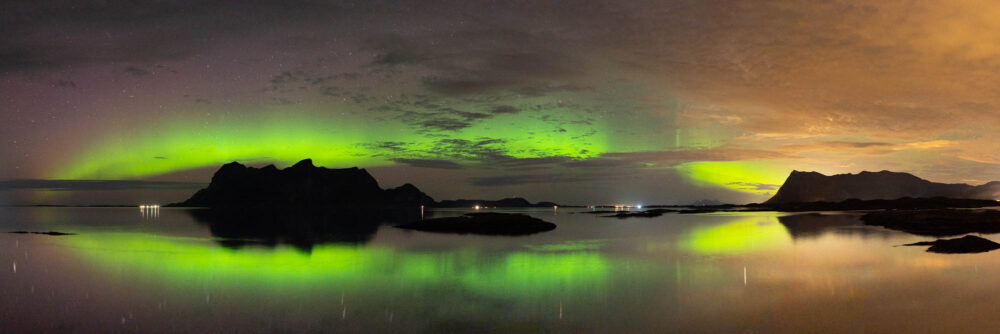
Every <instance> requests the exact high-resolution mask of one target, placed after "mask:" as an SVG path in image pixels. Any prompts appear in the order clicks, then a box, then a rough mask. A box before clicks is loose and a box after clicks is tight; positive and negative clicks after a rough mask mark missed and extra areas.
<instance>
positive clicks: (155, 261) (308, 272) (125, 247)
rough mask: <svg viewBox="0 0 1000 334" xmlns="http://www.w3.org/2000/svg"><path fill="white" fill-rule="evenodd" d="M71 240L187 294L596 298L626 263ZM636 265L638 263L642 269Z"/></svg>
mask: <svg viewBox="0 0 1000 334" xmlns="http://www.w3.org/2000/svg"><path fill="white" fill-rule="evenodd" d="M77 237H78V238H72V239H65V240H66V241H67V242H68V243H69V244H70V246H72V247H73V249H74V250H75V253H76V255H77V256H82V257H84V258H86V259H88V260H90V261H92V262H94V263H96V264H99V265H101V266H102V267H105V268H106V269H107V270H109V271H111V272H118V271H121V270H122V268H128V270H129V271H133V272H140V273H143V275H144V276H148V277H146V279H152V280H154V281H155V280H164V282H162V283H164V284H167V285H169V286H176V287H177V288H181V289H189V288H193V287H184V286H183V285H184V284H185V282H190V284H196V283H195V282H198V281H199V279H205V278H210V279H211V280H213V281H215V282H216V283H218V284H219V285H225V286H244V287H247V286H252V287H256V289H262V290H264V291H273V292H275V293H280V292H282V291H297V290H309V289H315V288H317V287H330V288H337V289H356V288H359V287H364V286H387V287H388V286H397V287H402V288H403V289H404V290H410V289H413V290H416V289H423V288H426V287H428V286H431V287H441V288H454V287H462V288H464V289H467V290H469V291H473V292H475V293H479V294H486V295H491V296H510V295H514V296H522V297H528V296H539V295H572V294H584V295H586V294H592V293H597V292H600V291H603V290H604V289H606V288H607V287H608V285H609V284H610V281H609V280H610V278H609V277H610V274H611V273H612V272H613V271H614V270H616V269H621V268H618V267H619V266H620V265H619V264H616V263H615V262H614V261H611V260H609V259H607V258H605V256H603V255H601V254H600V253H597V252H529V251H523V252H511V253H507V254H503V255H500V256H496V257H490V256H488V255H485V254H482V253H480V252H478V251H477V250H474V249H458V250H453V251H448V252H410V251H398V250H396V249H394V248H391V247H381V246H354V245H337V244H327V245H318V246H316V247H314V248H313V249H312V250H311V252H308V253H307V252H303V251H301V250H299V249H296V248H292V247H284V246H281V247H277V248H274V249H263V248H243V249H230V248H224V247H220V246H218V245H216V244H214V242H212V241H210V240H209V239H200V238H183V237H164V236H158V235H156V234H147V233H93V234H80V235H77ZM635 265H636V264H633V266H635Z"/></svg>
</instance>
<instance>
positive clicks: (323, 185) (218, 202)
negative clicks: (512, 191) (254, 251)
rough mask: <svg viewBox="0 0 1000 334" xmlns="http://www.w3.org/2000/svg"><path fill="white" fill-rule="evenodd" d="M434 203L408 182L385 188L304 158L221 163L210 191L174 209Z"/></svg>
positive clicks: (355, 171) (356, 172)
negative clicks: (289, 162) (281, 165)
mask: <svg viewBox="0 0 1000 334" xmlns="http://www.w3.org/2000/svg"><path fill="white" fill-rule="evenodd" d="M433 204H434V199H433V198H431V197H430V196H427V194H424V193H423V192H422V191H420V190H419V189H417V187H415V186H413V185H411V184H405V185H402V186H400V187H397V188H393V189H385V190H383V189H382V188H381V187H379V185H378V182H377V181H375V178H374V177H372V176H371V174H368V172H367V171H365V170H364V169H359V168H356V167H354V168H343V169H328V168H323V167H316V166H314V165H313V163H312V160H310V159H305V160H302V161H299V162H298V163H296V164H295V165H293V166H291V167H288V168H285V169H278V168H276V167H274V165H268V166H266V167H263V168H253V167H247V166H244V165H242V164H240V163H238V162H231V163H228V164H225V165H223V166H222V167H221V168H219V170H218V171H216V172H215V175H213V176H212V182H211V183H209V185H208V187H207V188H205V189H201V190H199V191H198V192H196V193H195V194H194V195H192V196H191V197H190V198H188V199H187V200H186V201H184V202H181V203H177V204H173V205H172V206H194V207H208V208H213V209H253V210H285V209H294V210H299V209H351V210H366V209H369V210H370V209H405V208H415V207H419V206H421V205H427V206H430V205H433Z"/></svg>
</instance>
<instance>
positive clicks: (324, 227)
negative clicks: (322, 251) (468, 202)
mask: <svg viewBox="0 0 1000 334" xmlns="http://www.w3.org/2000/svg"><path fill="white" fill-rule="evenodd" d="M186 212H187V213H188V214H190V215H191V216H192V217H193V218H194V219H195V220H196V221H197V222H199V223H201V224H204V225H207V226H208V227H209V230H210V231H211V233H212V235H213V236H214V237H216V238H217V240H218V242H219V243H220V244H221V245H223V246H225V247H230V248H239V247H245V246H269V247H274V246H277V245H279V244H287V245H291V246H295V247H297V248H300V249H303V250H311V249H312V247H313V246H314V245H317V244H324V243H354V244H361V243H366V242H368V241H370V240H371V239H372V237H374V236H375V232H376V231H378V228H379V226H380V225H381V224H384V223H401V222H406V221H413V220H416V219H418V218H419V216H417V215H414V217H410V216H409V215H408V214H407V213H402V212H391V214H386V213H385V212H378V213H376V212H364V211H348V210H336V211H317V210H309V211H236V210H224V211H223V210H209V209H204V210H199V209H195V210H186Z"/></svg>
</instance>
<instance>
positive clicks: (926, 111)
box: [0, 0, 1000, 204]
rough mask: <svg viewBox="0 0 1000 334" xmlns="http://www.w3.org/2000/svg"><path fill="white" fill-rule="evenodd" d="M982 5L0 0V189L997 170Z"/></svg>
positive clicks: (742, 183)
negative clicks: (256, 180)
mask: <svg viewBox="0 0 1000 334" xmlns="http://www.w3.org/2000/svg"><path fill="white" fill-rule="evenodd" d="M996 13H1000V6H998V5H997V4H995V3H991V2H979V1H961V2H953V1H947V2H945V1H930V2H920V3H912V2H909V1H880V2H878V3H870V2H864V1H833V2H810V1H793V2H753V3H746V2H738V1H686V0H676V1H652V2H642V3H620V2H588V3H586V4H581V3H572V2H569V3H566V2H558V1H551V2H548V1H546V2H523V3H522V2H500V3H496V2H478V1H473V2H464V1H457V2H451V1H434V2H430V3H428V2H421V3H413V4H398V3H391V2H388V3H383V2H370V1H363V2H354V1H334V2H298V1H293V2H266V1H265V2H257V3H246V4H244V3H238V4H226V3H204V4H199V5H196V6H193V5H190V4H187V3H186V2H174V1H161V2H156V3H152V4H123V3H105V2H89V1H82V2H72V5H69V4H60V3H59V2H45V3H11V4H5V5H3V8H2V10H0V22H2V23H0V27H2V29H0V50H3V51H0V92H2V93H0V94H2V103H0V119H2V121H0V137H2V139H3V142H2V144H0V160H2V163H0V203H10V204H24V203H64V204H125V203H127V204H131V201H135V200H137V199H139V200H143V201H146V200H150V201H156V202H170V201H176V200H180V199H182V197H183V196H184V194H186V193H188V192H190V191H191V190H192V188H193V187H194V186H192V184H197V183H199V182H207V181H208V179H209V178H210V177H211V175H212V172H213V171H214V170H215V168H217V167H218V166H219V165H221V164H223V163H227V162H230V161H241V162H244V163H249V164H252V165H265V164H269V163H273V164H276V165H278V166H279V167H284V166H288V165H290V164H292V163H294V162H296V161H298V160H301V159H304V158H312V159H313V160H314V161H315V162H316V163H317V165H321V166H326V167H351V166H358V167H363V168H367V169H369V171H371V173H372V174H373V175H374V176H375V177H376V178H377V179H378V180H379V181H380V183H381V184H382V186H383V187H393V186H398V185H400V184H402V183H407V182H409V183H413V184H415V185H416V186H418V187H419V188H420V189H422V190H424V191H425V192H427V193H428V194H429V195H431V196H433V197H434V198H436V199H454V198H501V197H510V196H520V197H526V198H528V199H530V200H533V201H537V200H550V201H556V202H560V203H573V204H590V203H624V202H627V203H657V204H684V203H690V202H692V201H695V200H700V199H715V200H721V201H725V202H733V203H745V202H759V201H762V200H764V199H766V198H768V196H769V195H771V194H773V192H774V191H775V189H777V187H778V186H779V185H780V184H781V182H783V180H784V178H785V177H786V176H787V175H788V173H789V172H790V171H791V170H793V169H796V170H810V171H812V170H814V171H818V172H821V173H825V174H834V173H847V172H858V171H862V170H875V171H877V170H883V169H888V170H893V171H900V172H909V173H913V174H915V175H917V176H920V177H923V178H926V179H930V180H933V181H937V182H964V183H972V184H980V183H984V182H987V181H990V180H997V179H1000V169H998V168H996V167H997V164H1000V156H998V155H997V153H996V152H997V146H996V145H997V144H996V143H998V142H1000V141H997V140H996V136H998V135H997V134H996V131H993V128H994V127H995V125H997V124H998V122H1000V119H998V118H997V115H1000V113H998V112H997V105H1000V99H998V98H997V96H1000V95H998V94H996V92H995V91H996V88H995V87H994V86H995V85H994V84H993V83H995V82H997V79H998V78H997V76H998V73H997V71H994V70H993V69H994V68H995V67H996V66H997V64H998V60H997V59H1000V44H998V43H997V42H996V41H998V40H1000V39H997V38H996V37H997V36H996V34H997V33H996V31H997V30H996V29H993V28H995V25H996V23H995V20H993V17H995V15H994V14H996ZM51 180H59V183H58V184H59V185H60V186H59V188H54V187H53V186H52V183H47V181H51ZM77 180H78V181H86V182H84V183H79V184H80V186H73V185H74V184H77V183H73V181H77ZM124 181H127V182H125V183H123V182H124ZM133 181H150V182H151V183H143V182H133ZM101 182H107V184H109V186H106V187H105V188H102V186H101ZM170 182H175V185H176V186H175V187H174V189H173V190H174V191H173V192H163V191H162V190H163V189H164V188H165V187H167V188H169V186H165V185H164V184H165V183H170ZM110 184H114V186H113V187H112V186H110ZM126 184H127V185H130V186H131V187H132V188H131V189H121V188H122V187H123V185H126ZM154 186H155V188H154Z"/></svg>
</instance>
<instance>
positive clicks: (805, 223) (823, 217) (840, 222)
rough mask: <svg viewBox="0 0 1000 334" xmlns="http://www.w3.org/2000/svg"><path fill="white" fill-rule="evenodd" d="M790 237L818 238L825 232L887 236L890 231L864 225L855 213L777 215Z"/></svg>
mask: <svg viewBox="0 0 1000 334" xmlns="http://www.w3.org/2000/svg"><path fill="white" fill-rule="evenodd" d="M778 222H780V223H781V225H784V226H785V229H786V230H788V234H790V235H791V236H792V239H809V238H818V237H820V236H822V235H823V234H826V233H837V234H848V235H859V236H862V237H881V238H885V237H887V236H888V235H889V234H890V233H891V232H889V231H886V230H882V229H874V228H871V227H868V226H864V223H862V222H861V219H860V218H859V216H857V215H848V214H820V213H805V214H797V215H789V216H781V217H778Z"/></svg>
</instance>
